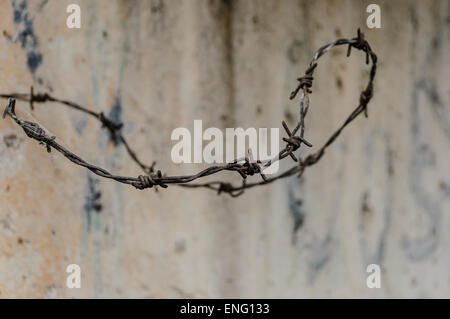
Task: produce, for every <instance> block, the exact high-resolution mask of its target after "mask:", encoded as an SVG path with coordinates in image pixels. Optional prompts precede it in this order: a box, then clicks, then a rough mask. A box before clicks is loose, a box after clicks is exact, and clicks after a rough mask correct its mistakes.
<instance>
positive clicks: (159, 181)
mask: <svg viewBox="0 0 450 319" xmlns="http://www.w3.org/2000/svg"><path fill="white" fill-rule="evenodd" d="M340 45H348V50H347V56H350V53H351V48H352V47H353V48H355V49H357V50H360V51H363V52H365V54H366V63H367V64H368V63H369V60H371V61H372V66H371V69H370V77H369V82H368V84H367V86H366V88H365V90H363V91H362V92H361V95H360V99H359V105H358V106H357V107H356V108H355V109H354V110H353V112H352V113H351V114H350V115H349V116H348V117H347V119H346V120H345V122H344V123H343V124H342V125H341V126H340V127H339V128H338V129H337V130H336V131H335V132H334V133H333V134H332V135H331V136H330V137H329V138H328V140H327V141H326V142H325V144H324V145H323V146H322V147H321V148H320V149H318V150H317V151H316V152H314V153H312V154H309V155H308V156H306V157H305V158H304V159H303V160H302V159H301V158H297V157H296V156H295V154H294V152H295V151H297V150H298V149H299V148H300V147H301V145H302V144H305V145H306V146H309V147H311V146H312V144H311V143H309V142H308V141H307V140H306V139H305V138H304V132H305V118H306V115H307V113H308V110H309V94H311V93H312V91H311V87H312V84H313V73H314V70H315V69H316V67H317V65H318V64H317V61H318V59H319V58H320V57H321V56H322V55H324V54H325V53H326V52H328V51H329V50H330V49H332V48H333V47H336V46H340ZM376 68H377V56H376V55H375V53H374V52H373V51H372V49H371V47H370V45H369V43H368V42H367V41H366V40H365V39H364V34H363V33H362V32H361V30H360V29H358V33H357V37H356V38H353V39H337V40H336V41H334V42H331V43H328V44H326V45H324V46H322V47H321V48H319V49H318V50H317V51H316V52H315V54H314V56H313V59H312V61H311V63H310V64H309V67H308V68H307V69H306V71H305V75H304V76H302V77H299V78H298V79H297V81H298V82H299V83H298V85H297V87H296V89H295V90H294V91H292V93H291V95H290V99H294V98H295V97H296V96H297V95H298V93H299V92H300V90H302V94H301V97H300V117H299V120H298V123H297V125H296V126H295V128H294V129H293V130H292V131H291V130H290V129H289V127H288V126H287V124H286V122H285V121H282V125H283V128H284V129H285V131H286V133H287V135H288V136H287V137H283V141H284V142H285V143H286V146H285V148H284V149H282V150H281V151H280V152H279V153H278V155H277V156H276V157H275V158H273V159H271V160H268V161H265V162H261V161H259V160H257V161H254V160H253V159H252V156H251V152H250V151H249V154H248V156H246V157H245V158H244V159H241V160H234V161H233V162H232V163H227V164H225V165H217V166H211V167H208V168H206V169H204V170H202V171H200V172H198V173H197V174H194V175H186V176H166V175H165V174H162V173H161V171H160V170H158V171H156V173H155V162H153V163H152V164H151V165H146V164H144V163H143V162H142V161H141V160H140V159H139V158H138V157H137V155H136V153H135V151H133V150H132V149H131V147H130V145H129V143H128V142H127V140H126V139H125V137H124V136H123V135H122V133H121V129H122V127H123V123H115V122H114V121H112V120H111V119H109V118H108V117H107V116H105V114H104V113H103V112H100V113H97V112H94V111H92V110H89V109H87V108H85V107H83V106H81V105H79V104H76V103H74V102H71V101H67V100H62V99H58V98H55V97H53V96H51V95H50V94H48V93H38V94H35V93H34V90H33V87H31V90H30V93H29V94H23V93H12V94H0V97H3V98H9V103H8V106H7V107H6V109H5V111H4V113H3V118H5V116H6V115H9V116H10V117H11V118H12V119H13V120H14V121H15V122H16V123H17V124H18V125H19V126H20V127H22V129H23V130H24V131H25V134H26V135H27V136H28V137H30V138H32V139H35V140H37V141H38V142H39V143H40V144H44V145H45V146H46V149H47V151H48V152H50V151H51V149H52V148H54V149H55V150H57V151H58V152H60V153H61V154H63V155H64V156H65V157H66V158H68V159H69V160H70V161H72V162H73V163H75V164H76V165H79V166H83V167H85V168H87V169H89V170H90V171H91V172H93V173H94V174H96V175H98V176H101V177H104V178H108V179H113V180H115V181H117V182H120V183H124V184H129V185H132V186H134V187H135V188H137V189H140V190H143V189H146V188H152V187H154V186H155V188H156V187H157V186H160V187H162V188H167V187H168V184H175V185H179V186H182V187H188V188H207V189H211V190H215V191H217V193H218V194H221V193H227V194H229V195H230V196H231V197H238V196H240V195H242V194H243V193H244V190H246V189H249V188H252V187H255V186H260V185H266V184H270V183H272V182H274V181H276V180H278V179H282V178H287V177H289V176H293V175H297V176H298V177H301V176H302V174H303V172H304V170H305V169H306V167H309V166H312V165H314V164H316V163H317V162H318V161H319V160H320V159H321V158H322V156H323V155H324V153H325V150H326V148H328V147H329V146H330V145H331V144H332V143H333V142H334V141H335V140H336V139H337V138H338V136H339V135H340V133H341V132H342V131H343V129H344V128H345V127H346V126H347V125H348V124H349V123H350V122H352V121H353V120H354V119H355V118H356V117H357V116H358V115H359V114H361V113H362V112H364V114H365V115H366V116H367V105H368V103H369V102H370V100H371V98H372V96H373V81H374V79H375V74H376ZM16 99H17V100H21V101H26V102H29V103H30V108H31V109H32V110H34V103H45V102H55V103H59V104H62V105H66V106H68V107H70V108H73V109H76V110H79V111H81V112H83V113H86V114H88V115H91V116H92V117H93V118H95V119H97V120H98V121H99V122H100V123H101V124H102V127H104V128H106V129H108V130H109V131H110V133H111V134H112V135H114V136H115V137H117V138H118V140H119V141H120V142H122V144H123V145H124V146H125V148H126V150H127V153H128V155H129V156H130V158H131V159H132V160H133V161H134V162H135V163H136V164H137V165H139V167H140V168H141V169H142V170H143V171H144V173H145V175H139V176H138V177H126V176H118V175H113V174H111V173H109V172H108V171H107V170H105V169H103V168H101V167H98V166H95V165H92V164H90V163H87V162H86V161H84V160H83V159H81V158H80V157H79V156H77V155H75V154H73V153H72V152H70V151H69V150H67V149H65V148H64V147H63V146H62V145H60V144H59V143H57V142H56V139H55V136H49V135H47V134H46V132H45V131H44V129H42V128H41V127H40V126H39V125H38V124H37V123H33V122H29V121H22V120H21V119H19V118H18V117H17V116H16V114H15V103H16ZM287 156H290V157H291V158H292V160H294V161H295V162H296V165H295V166H293V167H291V168H290V169H288V170H287V171H285V172H283V173H280V174H278V175H275V176H271V177H267V176H266V175H265V174H264V173H263V172H264V170H265V169H266V168H268V167H269V166H271V165H272V164H273V163H275V162H276V161H279V160H282V159H284V158H286V157H287ZM221 171H235V172H237V173H238V174H239V175H240V176H241V177H242V185H241V186H233V185H232V184H230V183H227V182H222V181H213V182H206V183H192V182H193V181H195V180H197V179H200V178H203V177H206V176H210V175H213V174H216V173H218V172H221ZM255 174H259V175H260V176H261V178H262V180H261V181H256V182H252V183H248V182H247V177H248V176H253V175H255Z"/></svg>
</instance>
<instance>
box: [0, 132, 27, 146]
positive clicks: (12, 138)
mask: <svg viewBox="0 0 450 319" xmlns="http://www.w3.org/2000/svg"><path fill="white" fill-rule="evenodd" d="M22 141H23V139H21V138H19V137H17V135H16V134H14V133H10V134H6V135H4V136H3V142H4V143H5V145H6V147H7V148H12V149H18V148H19V147H20V144H21V143H22Z"/></svg>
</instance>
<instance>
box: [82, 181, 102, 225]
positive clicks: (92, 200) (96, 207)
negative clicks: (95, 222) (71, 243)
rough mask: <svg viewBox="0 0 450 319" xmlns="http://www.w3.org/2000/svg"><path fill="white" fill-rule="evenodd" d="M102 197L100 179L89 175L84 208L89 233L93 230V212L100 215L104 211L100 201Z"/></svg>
mask: <svg viewBox="0 0 450 319" xmlns="http://www.w3.org/2000/svg"><path fill="white" fill-rule="evenodd" d="M101 197H102V193H101V191H100V190H99V189H98V179H96V178H94V177H93V176H92V175H91V174H88V185H87V193H86V197H85V203H84V207H83V208H84V213H85V215H86V220H87V230H88V231H89V230H90V229H91V222H92V212H96V213H100V212H101V211H102V209H103V205H102V203H101V201H100V198H101Z"/></svg>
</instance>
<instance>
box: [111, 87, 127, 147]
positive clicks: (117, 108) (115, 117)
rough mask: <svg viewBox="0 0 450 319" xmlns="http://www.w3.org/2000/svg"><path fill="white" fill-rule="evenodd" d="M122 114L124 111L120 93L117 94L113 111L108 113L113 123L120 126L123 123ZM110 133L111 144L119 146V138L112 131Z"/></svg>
mask: <svg viewBox="0 0 450 319" xmlns="http://www.w3.org/2000/svg"><path fill="white" fill-rule="evenodd" d="M122 112H123V109H122V99H121V95H120V93H117V94H116V98H115V99H114V103H113V105H112V107H111V110H110V111H109V113H108V118H109V119H110V120H111V121H113V122H114V123H116V124H120V123H122ZM108 132H109V138H110V140H111V142H113V143H114V145H116V146H117V145H118V144H119V143H120V139H119V137H118V136H117V135H116V134H114V133H112V132H110V131H108Z"/></svg>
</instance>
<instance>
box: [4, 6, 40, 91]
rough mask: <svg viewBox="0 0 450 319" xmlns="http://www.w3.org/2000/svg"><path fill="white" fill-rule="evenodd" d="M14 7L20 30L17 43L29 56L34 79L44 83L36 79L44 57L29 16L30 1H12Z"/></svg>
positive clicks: (28, 60) (15, 21) (28, 59)
mask: <svg viewBox="0 0 450 319" xmlns="http://www.w3.org/2000/svg"><path fill="white" fill-rule="evenodd" d="M11 3H12V7H13V12H14V23H15V24H16V25H17V26H18V28H19V33H18V35H17V41H19V43H20V45H21V46H22V48H23V49H24V51H25V53H26V55H27V67H28V69H29V71H30V72H31V74H32V75H33V78H34V79H35V80H37V81H38V83H42V79H40V78H39V77H36V71H37V69H38V68H39V66H40V65H41V64H42V60H43V56H42V53H41V52H40V51H39V42H38V38H37V36H36V34H35V32H34V28H33V20H32V19H31V18H30V16H29V12H28V1H26V0H22V1H20V2H19V1H16V0H12V2H11Z"/></svg>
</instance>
